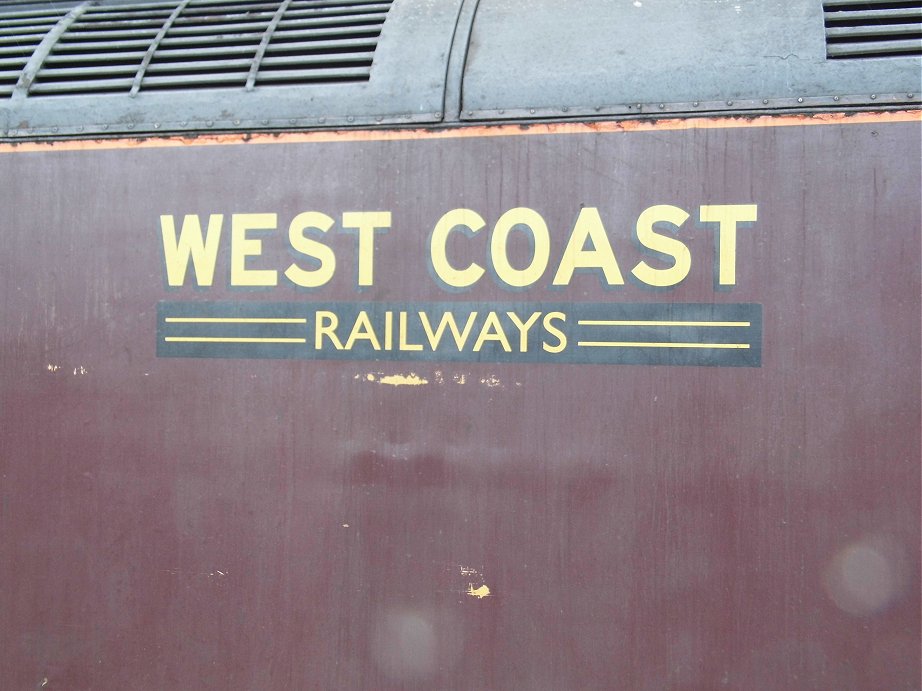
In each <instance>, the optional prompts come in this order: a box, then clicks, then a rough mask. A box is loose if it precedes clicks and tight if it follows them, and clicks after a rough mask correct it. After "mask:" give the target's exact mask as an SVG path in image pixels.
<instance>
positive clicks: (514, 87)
mask: <svg viewBox="0 0 922 691" xmlns="http://www.w3.org/2000/svg"><path fill="white" fill-rule="evenodd" d="M913 1H914V0H909V1H907V0H902V2H899V3H896V4H900V5H903V6H905V5H908V4H912V3H913ZM871 2H872V3H873V0H871ZM854 4H863V5H867V4H868V3H867V2H864V3H854ZM891 4H894V3H891ZM920 82H922V60H920V58H918V57H915V56H908V57H898V56H897V57H881V58H873V59H863V60H838V59H837V60H832V59H828V58H827V55H826V29H825V24H824V11H823V2H822V0H669V1H666V0H579V2H566V1H561V0H547V1H543V0H542V1H540V2H539V1H537V0H480V2H479V5H478V9H477V16H476V18H475V20H474V27H473V32H472V36H471V44H470V49H469V51H468V57H467V69H466V72H465V79H464V98H463V108H464V110H463V113H462V118H465V119H472V120H478V119H488V118H494V117H503V118H510V117H533V118H534V117H544V118H546V117H572V116H582V115H600V114H611V115H636V114H638V113H653V114H661V113H685V112H702V111H714V110H731V111H737V110H765V109H775V108H805V107H822V106H836V107H839V106H842V105H855V106H859V105H871V106H878V105H882V104H887V105H893V104H896V103H910V104H916V105H918V104H919V102H920V99H919V92H920V91H922V83H920ZM910 94H911V96H910Z"/></svg>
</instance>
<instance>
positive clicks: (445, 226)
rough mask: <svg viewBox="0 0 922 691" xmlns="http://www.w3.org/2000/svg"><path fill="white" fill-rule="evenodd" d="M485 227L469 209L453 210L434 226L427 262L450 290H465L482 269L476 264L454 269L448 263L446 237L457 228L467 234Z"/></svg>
mask: <svg viewBox="0 0 922 691" xmlns="http://www.w3.org/2000/svg"><path fill="white" fill-rule="evenodd" d="M484 225H485V223H484V220H483V218H481V216H480V214H478V213H477V212H476V211H471V210H470V209H453V210H452V211H449V212H447V213H445V214H444V215H443V216H442V217H441V218H440V219H439V221H438V223H436V224H435V228H434V229H433V231H432V237H431V238H430V240H429V261H430V262H432V268H433V270H434V271H435V274H436V276H438V277H439V279H441V280H442V282H444V283H445V284H446V285H449V286H451V287H452V288H467V287H468V286H472V285H474V284H475V283H476V282H477V281H478V280H479V279H480V277H481V276H483V273H484V269H483V267H482V266H480V265H479V264H476V263H473V262H472V263H471V265H470V266H468V267H467V268H465V269H456V268H455V267H453V266H452V265H451V264H450V263H449V261H448V255H447V252H446V245H447V244H448V235H449V234H450V233H451V232H452V231H453V230H454V229H455V228H457V227H459V226H461V227H464V228H466V229H467V231H468V233H469V234H473V233H476V232H478V231H480V229H481V228H483V227H484Z"/></svg>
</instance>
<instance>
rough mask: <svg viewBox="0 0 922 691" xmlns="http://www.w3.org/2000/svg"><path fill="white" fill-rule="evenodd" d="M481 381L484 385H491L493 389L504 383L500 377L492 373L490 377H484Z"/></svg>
mask: <svg viewBox="0 0 922 691" xmlns="http://www.w3.org/2000/svg"><path fill="white" fill-rule="evenodd" d="M480 383H481V384H483V385H484V386H489V387H490V388H491V389H493V388H496V387H497V386H502V385H503V383H502V382H501V381H500V380H499V377H497V376H496V375H490V376H489V377H482V378H481V379H480Z"/></svg>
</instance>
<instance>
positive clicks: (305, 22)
mask: <svg viewBox="0 0 922 691" xmlns="http://www.w3.org/2000/svg"><path fill="white" fill-rule="evenodd" d="M391 2H392V0H287V1H285V2H261V1H260V0H231V1H230V2H227V1H221V2H219V1H217V0H184V1H181V2H175V1H173V2H155V3H146V4H143V5H141V4H133V5H110V6H94V5H92V4H90V5H88V6H86V7H84V8H83V11H82V12H78V14H77V16H76V17H75V18H74V17H70V19H69V20H68V21H69V22H70V23H69V25H67V26H66V28H65V29H64V30H63V32H62V33H61V35H60V36H59V37H57V39H56V40H54V42H53V44H52V45H48V46H47V47H48V48H49V49H50V50H49V51H48V52H47V55H46V56H44V57H43V59H41V61H40V62H39V63H38V64H37V65H36V70H35V74H34V75H29V77H28V78H27V79H25V80H23V79H22V78H21V75H20V73H21V72H22V71H23V70H24V69H25V67H26V65H27V63H28V61H29V59H30V57H32V56H33V53H34V52H35V51H36V49H37V48H38V46H39V44H40V43H41V41H42V39H43V38H45V37H46V35H47V34H48V32H49V31H50V30H52V29H54V27H55V26H57V25H58V22H59V21H62V20H64V17H65V12H63V11H57V12H55V11H52V10H45V11H35V12H31V13H28V14H26V13H23V15H22V17H19V16H13V15H10V14H6V13H2V14H0V50H2V51H6V52H0V70H2V71H0V96H2V95H10V94H11V93H12V92H14V91H16V90H17V89H16V84H17V81H18V83H19V85H20V86H19V89H18V90H19V91H25V92H26V94H27V95H28V96H30V97H34V96H44V95H55V94H104V93H131V94H132V95H134V94H137V93H139V92H142V91H145V92H146V91H155V90H157V91H163V90H182V89H202V88H207V89H212V88H245V89H248V90H252V89H255V88H257V87H265V86H272V85H302V84H316V83H346V82H361V81H367V80H368V79H369V77H370V74H371V65H372V60H373V58H374V51H375V47H376V46H377V42H378V36H379V34H380V32H381V27H382V25H383V23H384V20H385V18H386V16H387V12H388V10H389V9H390V5H391ZM65 23H66V22H65ZM58 31H61V28H60V26H59V27H58ZM47 43H49V41H48V40H47V39H46V44H47ZM33 62H35V58H33Z"/></svg>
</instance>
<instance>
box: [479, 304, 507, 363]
mask: <svg viewBox="0 0 922 691" xmlns="http://www.w3.org/2000/svg"><path fill="white" fill-rule="evenodd" d="M485 341H497V342H499V343H500V344H501V345H502V346H503V350H505V351H506V352H507V353H510V352H512V347H511V346H510V345H509V339H507V338H506V333H505V332H504V331H503V325H502V324H501V323H500V321H499V316H498V315H497V314H496V312H487V318H486V319H485V320H484V322H483V327H482V328H481V329H480V335H479V336H478V337H477V341H476V342H475V343H474V352H475V353H479V352H480V349H481V348H482V347H483V344H484V342H485Z"/></svg>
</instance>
